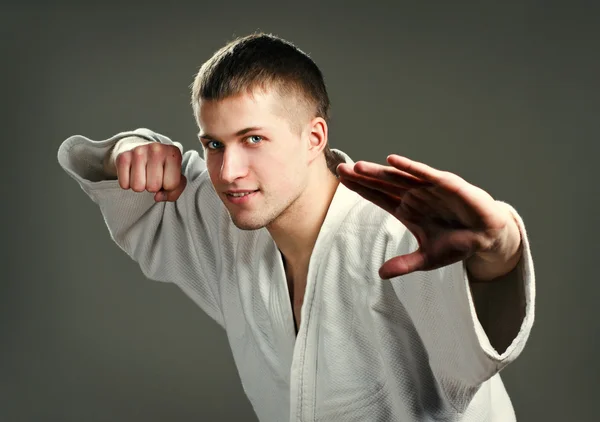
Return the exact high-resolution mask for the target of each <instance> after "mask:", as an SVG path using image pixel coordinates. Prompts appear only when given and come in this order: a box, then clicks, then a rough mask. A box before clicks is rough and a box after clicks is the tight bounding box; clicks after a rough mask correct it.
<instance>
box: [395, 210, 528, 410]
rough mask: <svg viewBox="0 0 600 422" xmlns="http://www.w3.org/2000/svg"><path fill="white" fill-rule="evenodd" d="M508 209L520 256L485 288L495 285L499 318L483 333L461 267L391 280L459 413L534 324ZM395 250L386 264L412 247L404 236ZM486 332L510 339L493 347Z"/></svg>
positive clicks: (413, 243) (524, 248)
mask: <svg viewBox="0 0 600 422" xmlns="http://www.w3.org/2000/svg"><path fill="white" fill-rule="evenodd" d="M506 205H508V204H506ZM508 207H509V209H510V210H511V212H512V213H513V215H514V217H515V220H516V221H517V224H518V226H519V230H520V232H521V238H522V252H521V253H522V256H521V259H520V261H519V263H518V265H517V267H516V268H515V269H514V270H513V271H512V272H511V273H509V274H508V275H507V276H505V278H503V279H501V280H496V281H492V282H490V283H496V284H495V286H494V287H493V288H494V289H495V292H494V301H495V304H494V306H495V307H496V309H500V310H501V314H502V316H503V318H498V319H495V320H489V321H486V329H484V326H483V325H482V320H481V319H480V316H478V310H476V307H475V301H474V295H473V292H472V288H471V284H470V281H469V279H468V274H467V271H466V266H465V264H464V262H458V263H455V264H452V265H449V266H446V267H442V268H440V269H437V270H433V271H423V272H414V273H411V274H407V275H405V276H401V277H396V278H394V279H392V280H391V283H392V284H393V286H394V290H395V291H396V293H397V294H398V296H399V297H400V298H402V299H401V300H402V302H403V304H404V305H405V306H406V309H407V311H408V313H409V314H410V316H411V319H412V320H413V322H414V324H415V327H416V329H417V331H418V333H419V335H420V337H421V339H422V341H423V344H424V347H425V349H426V351H427V355H428V358H429V363H430V366H431V369H432V371H433V373H434V376H435V377H436V379H437V381H438V383H439V385H440V387H441V389H442V390H443V392H444V394H445V395H446V397H447V399H448V400H449V402H450V403H451V404H452V405H453V406H454V408H455V409H456V410H457V411H459V412H462V411H464V410H465V409H466V408H467V406H468V405H469V403H470V401H471V399H472V398H473V397H474V395H475V393H476V392H477V391H478V389H479V387H480V386H481V384H482V383H484V382H486V381H487V380H489V379H490V378H491V377H492V376H494V375H496V374H497V373H499V372H500V371H501V370H502V369H503V368H505V367H506V366H507V365H508V364H510V363H511V362H513V361H514V360H515V359H516V358H517V357H518V356H519V355H520V354H521V352H522V350H523V348H524V347H525V344H526V342H527V340H528V338H529V335H530V332H531V329H532V325H533V321H534V312H535V274H534V266H533V260H532V255H531V250H530V243H529V239H528V237H527V233H526V230H525V225H524V223H523V220H522V219H521V217H520V216H519V214H518V213H517V212H516V210H515V209H514V208H513V207H512V206H510V205H508ZM397 247H398V249H397V250H396V251H395V252H396V253H395V254H392V253H388V257H386V259H389V258H392V257H393V256H392V255H394V256H397V255H401V254H406V253H410V252H412V251H414V250H416V249H417V247H418V244H417V243H416V239H414V237H412V235H411V234H410V232H408V231H407V232H406V235H405V236H404V241H403V242H401V243H400V244H399V245H397ZM390 252H391V251H390ZM398 252H399V253H398ZM479 313H480V315H482V313H481V312H479ZM491 332H495V333H498V332H502V333H514V335H511V338H509V339H505V341H504V342H503V343H505V344H503V345H502V346H501V347H498V346H497V345H496V344H493V341H492V337H490V336H488V333H491Z"/></svg>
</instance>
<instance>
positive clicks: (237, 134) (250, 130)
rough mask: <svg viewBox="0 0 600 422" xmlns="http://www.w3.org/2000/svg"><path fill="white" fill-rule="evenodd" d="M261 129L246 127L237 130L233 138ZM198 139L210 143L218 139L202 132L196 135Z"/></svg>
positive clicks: (260, 128) (258, 127)
mask: <svg viewBox="0 0 600 422" xmlns="http://www.w3.org/2000/svg"><path fill="white" fill-rule="evenodd" d="M262 129H263V128H262V127H260V126H252V127H247V128H244V129H241V130H238V131H237V132H236V133H235V136H243V135H245V134H247V133H248V132H252V131H255V130H262ZM198 137H199V138H203V139H209V140H211V141H218V139H217V138H216V137H215V136H213V135H211V134H209V133H203V132H202V131H201V132H199V133H198Z"/></svg>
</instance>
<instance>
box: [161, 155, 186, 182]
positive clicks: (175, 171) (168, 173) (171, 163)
mask: <svg viewBox="0 0 600 422" xmlns="http://www.w3.org/2000/svg"><path fill="white" fill-rule="evenodd" d="M181 177H182V175H181V154H178V153H177V151H174V150H172V151H169V153H168V155H167V156H166V157H165V166H164V176H163V181H162V188H163V189H164V190H166V191H167V192H169V191H172V190H175V189H176V188H177V187H179V185H180V183H181Z"/></svg>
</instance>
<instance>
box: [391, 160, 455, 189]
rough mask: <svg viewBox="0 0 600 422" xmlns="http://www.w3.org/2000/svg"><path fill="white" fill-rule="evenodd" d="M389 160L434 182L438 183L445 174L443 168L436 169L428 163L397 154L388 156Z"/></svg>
mask: <svg viewBox="0 0 600 422" xmlns="http://www.w3.org/2000/svg"><path fill="white" fill-rule="evenodd" d="M387 162H388V163H389V164H390V165H392V166H394V167H395V168H396V169H398V170H400V171H403V172H406V173H409V174H411V175H413V176H415V177H417V178H419V179H421V180H424V181H427V182H430V183H434V184H438V183H439V182H440V180H441V179H442V176H443V174H444V172H442V171H441V170H437V169H434V168H433V167H430V166H428V165H427V164H423V163H419V162H418V161H413V160H410V159H408V158H406V157H401V156H399V155H396V154H392V155H390V156H388V158H387Z"/></svg>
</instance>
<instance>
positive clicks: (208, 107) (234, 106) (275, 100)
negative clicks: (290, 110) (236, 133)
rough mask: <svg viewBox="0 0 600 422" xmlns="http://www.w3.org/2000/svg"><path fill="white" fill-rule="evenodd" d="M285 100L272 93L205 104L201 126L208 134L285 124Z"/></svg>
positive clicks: (241, 96)
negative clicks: (242, 127) (218, 131)
mask: <svg viewBox="0 0 600 422" xmlns="http://www.w3.org/2000/svg"><path fill="white" fill-rule="evenodd" d="M281 102H282V99H281V98H280V97H279V95H277V94H276V93H274V92H272V91H262V90H261V91H253V92H250V93H242V94H238V95H235V96H231V97H227V98H224V99H220V100H201V101H200V104H199V105H200V106H199V108H198V113H199V115H198V122H199V124H200V127H201V128H202V129H203V130H206V131H215V130H217V129H218V130H221V131H225V132H227V131H228V130H232V129H234V130H235V129H236V128H238V127H239V126H264V125H266V124H271V125H275V124H279V123H281V122H282V121H283V115H282V113H281V109H283V107H282V104H281Z"/></svg>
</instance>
